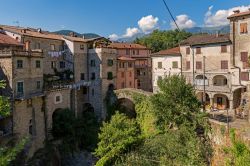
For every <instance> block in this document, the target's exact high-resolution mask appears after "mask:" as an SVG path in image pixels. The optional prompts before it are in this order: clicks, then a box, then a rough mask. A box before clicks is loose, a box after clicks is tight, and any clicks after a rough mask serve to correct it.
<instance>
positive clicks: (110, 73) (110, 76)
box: [107, 72, 113, 80]
mask: <svg viewBox="0 0 250 166" xmlns="http://www.w3.org/2000/svg"><path fill="white" fill-rule="evenodd" d="M107 75H108V80H112V79H113V73H112V72H108V73H107Z"/></svg>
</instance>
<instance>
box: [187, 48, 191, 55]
mask: <svg viewBox="0 0 250 166" xmlns="http://www.w3.org/2000/svg"><path fill="white" fill-rule="evenodd" d="M186 54H187V55H189V54H190V47H187V48H186Z"/></svg>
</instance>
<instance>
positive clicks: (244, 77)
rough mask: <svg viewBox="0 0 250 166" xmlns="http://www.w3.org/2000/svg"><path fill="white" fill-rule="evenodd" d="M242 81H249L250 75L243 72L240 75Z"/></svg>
mask: <svg viewBox="0 0 250 166" xmlns="http://www.w3.org/2000/svg"><path fill="white" fill-rule="evenodd" d="M240 79H241V80H242V81H249V73H248V72H241V73H240Z"/></svg>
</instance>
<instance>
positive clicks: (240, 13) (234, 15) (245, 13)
mask: <svg viewBox="0 0 250 166" xmlns="http://www.w3.org/2000/svg"><path fill="white" fill-rule="evenodd" d="M246 15H250V10H249V11H246V12H239V13H234V14H232V15H230V16H229V17H227V18H228V19H230V18H234V17H240V16H246Z"/></svg>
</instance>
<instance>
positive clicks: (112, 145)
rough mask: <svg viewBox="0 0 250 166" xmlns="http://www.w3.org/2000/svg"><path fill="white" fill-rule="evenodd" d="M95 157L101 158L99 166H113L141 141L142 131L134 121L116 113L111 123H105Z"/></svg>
mask: <svg viewBox="0 0 250 166" xmlns="http://www.w3.org/2000/svg"><path fill="white" fill-rule="evenodd" d="M99 140H100V142H99V143H98V147H97V149H96V150H95V155H97V156H98V157H100V160H99V161H98V162H97V163H96V165H97V166H102V165H104V166H105V165H112V163H114V162H115V160H116V159H117V158H118V157H119V156H120V155H122V154H123V153H125V152H127V151H128V150H129V149H130V148H131V147H132V146H134V145H135V144H137V143H138V142H139V141H140V130H139V128H138V125H137V124H136V121H135V120H134V119H129V118H128V117H126V115H124V114H120V113H118V112H117V113H116V114H115V115H113V116H112V118H111V120H110V122H107V123H105V122H104V123H103V127H101V133H100V134H99Z"/></svg>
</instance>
